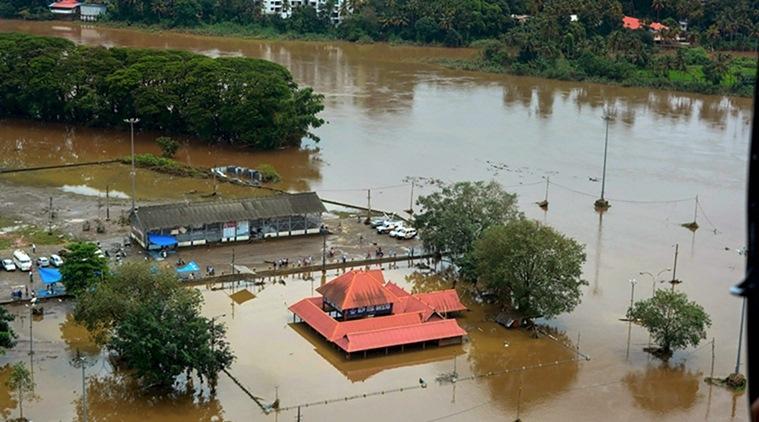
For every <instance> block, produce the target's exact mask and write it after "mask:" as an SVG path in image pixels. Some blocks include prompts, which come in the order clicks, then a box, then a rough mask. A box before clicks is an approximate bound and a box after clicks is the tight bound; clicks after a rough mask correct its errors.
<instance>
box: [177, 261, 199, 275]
mask: <svg viewBox="0 0 759 422" xmlns="http://www.w3.org/2000/svg"><path fill="white" fill-rule="evenodd" d="M198 271H200V267H199V266H198V264H196V263H195V261H190V262H188V263H187V265H185V266H184V267H179V268H177V272H178V273H194V272H198Z"/></svg>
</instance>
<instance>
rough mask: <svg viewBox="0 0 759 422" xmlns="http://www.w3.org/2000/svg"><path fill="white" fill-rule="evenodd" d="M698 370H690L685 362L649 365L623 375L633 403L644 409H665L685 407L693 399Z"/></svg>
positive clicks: (654, 410) (667, 410)
mask: <svg viewBox="0 0 759 422" xmlns="http://www.w3.org/2000/svg"><path fill="white" fill-rule="evenodd" d="M701 375H702V374H701V372H691V371H690V370H689V369H687V368H686V367H685V365H676V366H670V365H669V364H667V363H663V364H661V365H658V366H657V365H649V366H648V367H646V368H645V369H644V370H642V371H634V372H630V373H628V374H627V375H625V377H624V378H623V381H624V383H625V385H627V388H628V389H629V390H630V393H631V394H632V396H633V398H635V403H636V404H637V405H638V406H640V407H642V408H643V409H646V410H649V411H652V412H656V413H667V412H672V411H674V410H686V409H689V408H691V407H693V405H694V404H695V403H696V399H697V397H698V390H699V385H700V384H699V381H700V379H701Z"/></svg>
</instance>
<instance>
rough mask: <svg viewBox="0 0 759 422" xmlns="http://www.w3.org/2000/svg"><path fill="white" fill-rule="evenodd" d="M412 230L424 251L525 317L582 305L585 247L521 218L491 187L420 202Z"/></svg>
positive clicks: (461, 189) (458, 187)
mask: <svg viewBox="0 0 759 422" xmlns="http://www.w3.org/2000/svg"><path fill="white" fill-rule="evenodd" d="M418 204H419V205H420V206H421V207H422V209H423V211H422V212H421V213H419V214H418V215H417V216H416V218H415V220H414V224H415V226H416V228H417V230H418V231H419V235H420V237H421V239H422V241H423V242H424V246H425V248H426V249H428V250H432V251H439V252H446V253H449V254H450V256H451V258H452V260H453V263H454V264H455V265H456V267H457V268H458V269H459V274H460V276H461V277H462V278H464V279H465V280H468V281H470V282H473V283H476V285H478V286H479V287H481V288H482V289H484V290H486V291H488V292H489V293H491V294H493V295H494V297H495V298H496V300H497V301H498V302H499V303H500V305H501V306H502V307H503V308H504V309H506V310H508V311H511V312H514V313H515V314H518V315H519V316H521V317H522V318H525V319H528V320H530V319H535V318H541V317H543V318H553V317H555V316H557V315H559V314H561V313H564V312H569V311H571V310H573V309H574V308H575V307H576V306H577V305H578V304H579V303H580V299H581V288H582V286H584V285H586V284H587V282H586V281H585V280H583V279H582V264H583V263H584V262H585V252H584V246H583V245H581V244H579V243H578V242H576V241H575V240H574V239H571V238H568V237H566V236H564V235H563V234H561V233H559V232H558V231H556V230H554V229H553V228H551V227H548V226H545V225H541V224H539V223H537V222H534V221H530V220H527V219H525V218H524V216H523V215H522V213H521V212H519V210H518V208H517V203H516V196H515V195H513V194H510V193H508V192H505V191H504V190H503V188H502V187H501V186H500V185H499V184H498V183H496V182H490V183H483V182H474V183H471V182H460V183H455V184H452V185H447V186H444V187H443V188H442V189H441V190H440V191H438V192H435V193H432V194H430V195H427V196H421V197H419V199H418Z"/></svg>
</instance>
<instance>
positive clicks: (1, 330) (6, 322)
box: [0, 307, 16, 355]
mask: <svg viewBox="0 0 759 422" xmlns="http://www.w3.org/2000/svg"><path fill="white" fill-rule="evenodd" d="M14 319H15V317H14V316H13V315H11V314H10V313H9V312H8V310H6V309H5V308H3V307H0V355H2V354H3V353H5V349H10V348H11V347H13V346H15V345H16V333H14V332H13V328H11V324H10V322H11V321H13V320H14Z"/></svg>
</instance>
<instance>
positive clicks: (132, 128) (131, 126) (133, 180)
mask: <svg viewBox="0 0 759 422" xmlns="http://www.w3.org/2000/svg"><path fill="white" fill-rule="evenodd" d="M124 122H125V123H129V129H130V132H131V135H132V136H131V139H132V173H131V175H132V212H134V197H135V194H136V193H135V192H136V191H137V187H136V186H137V184H136V182H135V177H136V175H137V172H136V171H135V169H134V125H135V124H136V123H139V122H140V119H138V118H136V117H132V118H129V119H124Z"/></svg>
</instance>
